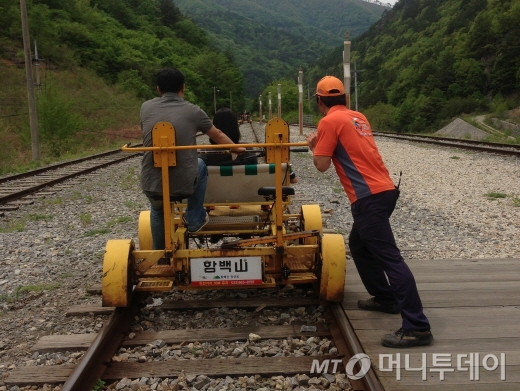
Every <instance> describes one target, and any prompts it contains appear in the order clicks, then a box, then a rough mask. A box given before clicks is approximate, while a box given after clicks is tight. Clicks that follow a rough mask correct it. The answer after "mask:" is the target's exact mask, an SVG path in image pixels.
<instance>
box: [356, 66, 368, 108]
mask: <svg viewBox="0 0 520 391" xmlns="http://www.w3.org/2000/svg"><path fill="white" fill-rule="evenodd" d="M358 72H365V70H364V69H357V68H356V62H355V61H354V93H355V94H356V111H358V105H357V74H358Z"/></svg>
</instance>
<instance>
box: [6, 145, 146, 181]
mask: <svg viewBox="0 0 520 391" xmlns="http://www.w3.org/2000/svg"><path fill="white" fill-rule="evenodd" d="M139 145H141V144H139ZM136 146H137V145H136ZM120 152H121V148H118V149H114V150H111V151H107V152H101V153H98V154H95V155H90V156H86V157H81V158H78V159H73V160H67V161H65V162H60V163H54V164H50V165H48V166H46V167H41V168H35V169H34V170H30V171H25V172H21V173H18V174H13V175H9V176H5V177H1V178H0V183H4V182H9V181H13V180H16V179H22V178H27V177H31V176H35V175H37V174H42V173H44V172H46V171H50V170H54V169H57V168H63V167H67V166H71V165H74V164H78V163H82V162H85V161H89V160H93V159H97V158H100V157H104V156H110V155H115V154H118V153H120Z"/></svg>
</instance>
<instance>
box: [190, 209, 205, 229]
mask: <svg viewBox="0 0 520 391" xmlns="http://www.w3.org/2000/svg"><path fill="white" fill-rule="evenodd" d="M208 223H209V215H208V213H207V212H206V218H205V219H204V221H203V222H202V224H201V225H200V226H199V227H198V228H197V229H194V230H193V231H192V230H190V229H189V228H188V232H189V233H190V234H196V233H197V232H199V231H200V230H201V229H202V228H204V227H205V226H206V224H208Z"/></svg>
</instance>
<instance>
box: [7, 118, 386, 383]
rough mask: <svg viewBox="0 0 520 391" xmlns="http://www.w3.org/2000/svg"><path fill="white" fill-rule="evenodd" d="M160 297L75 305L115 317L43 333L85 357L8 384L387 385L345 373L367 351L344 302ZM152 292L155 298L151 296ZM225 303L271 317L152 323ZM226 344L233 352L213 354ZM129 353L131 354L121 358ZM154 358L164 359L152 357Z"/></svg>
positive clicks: (205, 314)
mask: <svg viewBox="0 0 520 391" xmlns="http://www.w3.org/2000/svg"><path fill="white" fill-rule="evenodd" d="M243 130H245V129H243ZM251 130H252V133H253V134H254V138H255V139H256V141H258V140H259V139H261V138H262V135H261V134H257V132H255V129H254V128H253V127H251ZM251 136H253V135H248V137H251ZM260 141H263V140H260ZM282 290H283V288H282ZM256 291H258V290H256ZM260 291H261V290H260ZM248 292H251V291H248ZM162 295H163V294H162V293H154V294H150V295H149V296H142V293H134V297H133V301H132V303H131V305H130V306H128V307H127V308H116V309H114V308H103V307H92V306H88V307H84V308H82V309H79V310H78V309H74V308H73V309H71V310H70V311H69V315H72V316H74V315H79V316H89V315H91V314H95V315H97V314H105V315H107V314H108V313H110V316H109V318H108V320H107V321H106V322H105V324H104V326H103V328H102V329H101V331H100V332H99V334H94V333H91V334H73V335H49V336H44V337H42V338H41V339H40V340H39V341H38V342H37V343H36V344H35V345H34V346H33V347H32V348H31V350H32V351H33V352H38V353H39V354H42V353H43V354H50V355H51V356H52V354H54V353H56V354H58V353H57V352H60V351H68V352H78V353H77V354H75V355H76V356H79V357H82V358H81V361H79V363H78V364H77V365H75V364H62V365H39V366H38V365H36V366H31V367H23V368H18V369H15V370H13V371H12V372H11V374H10V375H9V377H8V378H7V379H5V380H4V383H5V384H6V385H7V386H14V385H16V386H19V387H20V386H30V387H37V386H39V385H42V384H63V385H62V387H61V390H62V391H64V390H85V391H89V390H92V389H94V388H95V387H97V386H98V385H99V379H102V380H103V382H105V384H108V385H109V387H110V389H114V388H115V387H116V384H117V385H118V386H119V387H120V386H121V384H123V382H124V380H123V379H143V378H156V379H162V381H170V380H171V379H176V381H178V382H184V383H185V384H189V385H190V387H195V388H196V389H200V388H202V387H203V384H202V383H205V382H206V384H207V382H210V381H212V380H211V378H222V377H226V376H229V377H235V378H236V377H244V376H255V379H256V378H264V377H265V378H267V377H272V376H278V377H280V376H290V375H294V378H295V379H297V381H301V385H302V386H308V385H309V384H312V382H313V381H314V382H319V383H320V384H322V382H329V383H333V384H335V385H336V388H331V389H335V390H337V389H348V388H349V382H350V384H351V385H352V386H353V387H354V389H356V390H367V391H370V390H382V387H381V385H380V383H379V381H378V379H377V377H376V375H375V373H374V372H373V370H372V369H370V370H369V371H368V372H367V373H366V374H365V375H364V376H362V377H361V378H360V379H357V380H353V379H349V377H348V376H345V371H346V368H347V365H349V361H350V360H351V358H352V357H354V356H356V355H359V354H362V353H363V350H362V347H361V344H360V342H359V340H358V339H357V336H356V335H355V332H354V331H353V329H352V327H351V325H350V322H349V321H348V319H347V317H346V314H345V311H344V310H343V308H342V306H341V304H338V303H324V302H319V301H318V299H315V298H312V297H307V296H304V297H294V296H291V297H286V298H285V297H284V298H280V297H273V296H272V295H271V297H269V296H265V297H254V296H255V294H254V293H253V294H251V295H252V296H253V297H249V298H246V299H234V300H229V299H226V300H212V299H205V300H178V299H177V300H175V299H174V300H170V301H167V298H168V297H167V296H166V299H165V296H162ZM175 295H178V293H176V294H175ZM260 295H262V293H260ZM152 296H153V297H154V299H151V298H152ZM157 297H159V298H160V299H161V300H162V299H165V301H164V303H163V304H160V305H158V306H154V307H153V308H152V309H151V310H150V309H147V308H148V307H147V305H146V304H147V303H150V301H151V300H155V298H157ZM222 308H230V309H231V311H247V312H249V313H253V314H256V315H255V316H256V317H258V318H262V319H267V320H268V321H266V322H267V324H265V323H266V322H263V321H258V322H254V323H253V322H250V323H249V325H248V326H242V327H236V326H235V325H231V326H229V325H228V326H227V327H225V328H220V327H212V328H188V329H187V328H186V327H176V328H175V327H174V328H161V327H159V326H158V325H157V327H156V326H155V325H153V319H155V318H157V317H160V314H161V313H162V312H170V311H173V312H172V313H168V314H166V316H167V317H168V318H178V317H180V318H183V319H189V318H192V317H195V318H196V317H201V318H209V317H211V316H212V314H213V312H212V311H215V310H218V309H222ZM273 311H277V312H278V313H280V312H281V313H282V315H285V314H287V316H285V318H287V321H286V320H283V319H285V318H284V317H283V316H280V317H274V318H275V319H274V320H271V318H272V316H269V314H271V313H272V312H273ZM151 314H153V315H154V316H152V315H151ZM293 314H300V315H302V314H312V315H313V319H311V320H309V317H308V316H307V317H305V316H302V318H301V319H300V318H299V317H298V316H296V315H295V316H294V317H293ZM255 316H254V317H255ZM311 318H312V317H311ZM143 322H149V323H152V325H151V326H150V329H154V331H151V330H142V331H135V330H134V329H135V327H136V325H139V324H141V323H143ZM221 327H222V326H221ZM137 328H139V327H137ZM311 341H312V342H311ZM284 343H285V344H286V345H291V344H295V345H296V346H299V345H303V346H305V347H308V351H306V352H305V353H306V354H298V355H294V354H292V353H288V354H287V355H284V354H282V355H280V354H277V353H273V352H272V351H271V349H269V346H272V344H278V345H280V344H281V345H283V344H284ZM222 344H225V346H226V347H227V350H229V351H228V352H227V353H225V352H224V354H220V355H217V356H216V357H213V355H214V352H215V351H217V350H218V347H219V346H221V345H222ZM229 347H231V348H229ZM184 349H188V350H189V352H188V354H191V357H188V358H186V357H185V356H183V355H181V356H179V354H177V352H182V351H183V350H184ZM312 349H314V351H316V352H317V351H319V352H320V355H312V353H313V350H312ZM195 351H197V352H200V354H199V353H195ZM83 352H84V353H83ZM129 352H130V353H129ZM125 355H126V359H122V358H121V357H124V356H125ZM128 355H130V357H131V358H129V357H128ZM244 355H245V356H244ZM222 356H224V357H222ZM157 357H161V359H160V360H156V359H153V358H157ZM220 358H225V359H220ZM359 371H363V367H361V366H359V362H358V364H357V365H356V366H355V367H353V368H351V369H350V372H348V373H347V374H349V373H351V374H352V375H354V374H357V373H358V372H359ZM333 372H340V373H341V372H342V373H343V375H342V377H341V376H340V377H336V376H335V375H334V374H333ZM325 375H328V377H325ZM208 379H209V380H208ZM170 384H171V383H170ZM190 389H192V388H190ZM268 389H271V388H268ZM322 389H327V388H322Z"/></svg>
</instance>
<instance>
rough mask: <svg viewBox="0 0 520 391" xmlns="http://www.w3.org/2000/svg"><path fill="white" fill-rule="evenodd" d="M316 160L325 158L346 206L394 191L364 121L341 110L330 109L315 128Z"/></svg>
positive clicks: (353, 112) (358, 114) (342, 108)
mask: <svg viewBox="0 0 520 391" xmlns="http://www.w3.org/2000/svg"><path fill="white" fill-rule="evenodd" d="M314 155H316V156H328V157H331V158H332V163H333V164H334V167H335V169H336V173H337V174H338V177H339V179H340V182H341V184H342V186H343V188H344V189H345V192H346V193H347V196H348V198H349V200H350V203H354V202H355V201H356V200H358V199H360V198H363V197H367V196H369V195H372V194H377V193H380V192H382V191H386V190H393V189H395V186H394V183H393V182H392V179H391V178H390V175H389V173H388V169H387V168H386V166H385V164H384V162H383V159H382V157H381V155H380V154H379V150H378V149H377V146H376V143H375V141H374V136H373V134H372V129H371V127H370V124H369V123H368V120H367V119H366V117H365V116H364V115H363V114H361V113H359V112H356V111H352V110H349V109H347V108H346V107H344V106H333V107H331V108H330V110H329V112H328V113H327V115H326V116H325V117H324V118H322V119H321V121H320V122H319V124H318V139H317V143H316V148H315V149H314Z"/></svg>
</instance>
